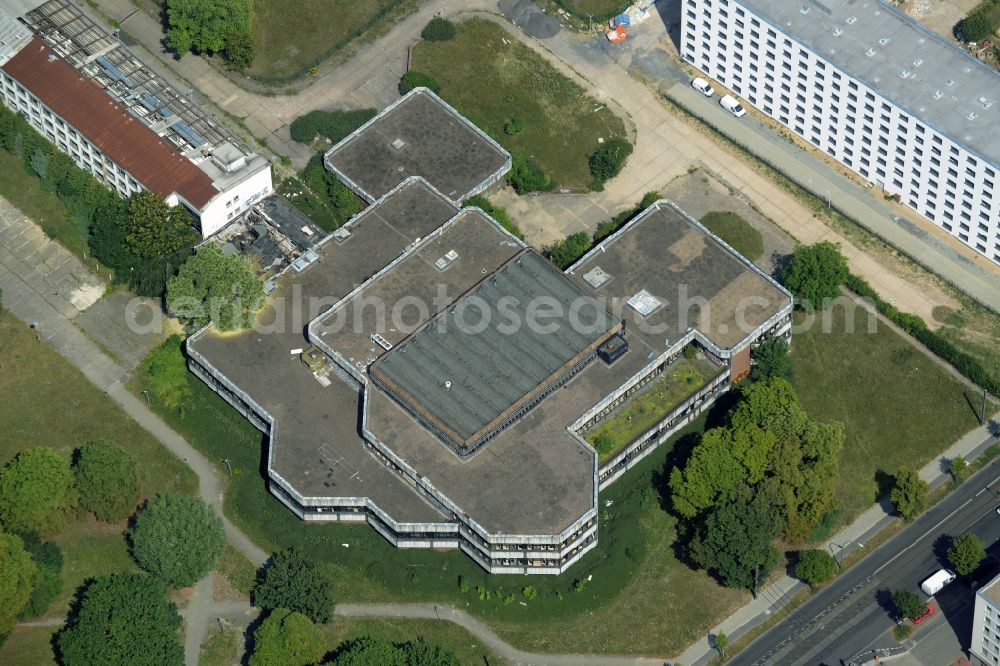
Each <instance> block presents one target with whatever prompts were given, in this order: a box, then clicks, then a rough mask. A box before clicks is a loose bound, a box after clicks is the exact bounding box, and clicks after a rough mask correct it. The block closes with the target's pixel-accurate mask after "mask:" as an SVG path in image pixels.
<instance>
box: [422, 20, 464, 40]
mask: <svg viewBox="0 0 1000 666" xmlns="http://www.w3.org/2000/svg"><path fill="white" fill-rule="evenodd" d="M457 33H458V30H456V28H455V24H454V23H452V22H451V21H449V20H448V19H446V18H442V17H440V16H435V17H434V18H432V19H431V20H430V21H429V22H428V23H427V25H425V26H424V29H423V30H422V31H421V32H420V36H421V37H422V38H423V39H426V40H427V41H428V42H447V41H448V40H450V39H454V38H455V35H456V34H457Z"/></svg>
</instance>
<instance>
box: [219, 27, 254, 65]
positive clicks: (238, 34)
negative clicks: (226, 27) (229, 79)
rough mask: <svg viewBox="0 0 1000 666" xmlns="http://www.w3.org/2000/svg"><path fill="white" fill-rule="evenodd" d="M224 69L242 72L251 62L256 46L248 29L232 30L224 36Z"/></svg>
mask: <svg viewBox="0 0 1000 666" xmlns="http://www.w3.org/2000/svg"><path fill="white" fill-rule="evenodd" d="M225 55H226V69H229V70H233V71H236V72H242V71H243V70H244V69H246V68H247V67H249V66H250V65H251V64H252V63H253V59H254V56H255V55H256V47H255V45H254V42H253V36H252V35H251V34H250V31H249V30H233V31H232V32H230V33H229V34H228V35H227V36H226V50H225Z"/></svg>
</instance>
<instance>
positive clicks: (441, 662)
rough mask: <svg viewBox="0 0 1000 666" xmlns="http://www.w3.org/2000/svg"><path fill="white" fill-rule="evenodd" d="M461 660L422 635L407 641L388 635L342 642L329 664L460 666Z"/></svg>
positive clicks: (328, 665) (350, 665) (335, 665)
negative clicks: (398, 640)
mask: <svg viewBox="0 0 1000 666" xmlns="http://www.w3.org/2000/svg"><path fill="white" fill-rule="evenodd" d="M460 663H461V662H460V661H459V659H458V657H456V656H455V654H454V653H453V652H450V651H448V650H445V649H444V648H442V647H441V646H440V645H435V644H433V643H427V642H425V641H424V639H423V638H417V639H416V640H414V641H407V642H406V643H393V642H391V641H390V640H388V639H385V638H373V637H371V636H362V637H361V638H356V639H354V640H351V641H347V642H344V643H341V644H340V645H338V646H337V649H336V650H335V651H334V658H333V660H332V661H327V662H326V664H327V666H397V665H398V666H402V665H404V664H414V665H416V664H419V665H420V666H459V665H460Z"/></svg>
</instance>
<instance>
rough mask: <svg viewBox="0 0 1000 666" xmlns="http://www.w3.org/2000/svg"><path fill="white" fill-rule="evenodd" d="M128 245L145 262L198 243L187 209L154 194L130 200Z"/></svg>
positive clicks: (146, 194) (134, 197)
mask: <svg viewBox="0 0 1000 666" xmlns="http://www.w3.org/2000/svg"><path fill="white" fill-rule="evenodd" d="M125 223H126V225H127V226H126V229H125V241H126V242H127V243H128V247H129V249H130V250H131V251H132V252H133V253H134V254H135V255H136V256H137V257H138V258H139V259H142V260H149V259H153V258H154V257H164V256H168V255H171V254H174V253H175V252H178V251H179V250H182V249H186V248H190V247H191V246H193V245H194V243H196V242H198V240H199V239H198V234H197V233H196V232H195V230H194V221H193V219H192V217H191V214H190V213H189V212H188V211H187V209H186V208H184V207H183V206H170V205H168V204H167V202H166V201H164V200H163V199H162V198H161V197H160V196H158V195H156V194H153V193H152V192H136V193H135V194H133V195H132V196H130V197H129V198H128V206H127V209H126V220H125Z"/></svg>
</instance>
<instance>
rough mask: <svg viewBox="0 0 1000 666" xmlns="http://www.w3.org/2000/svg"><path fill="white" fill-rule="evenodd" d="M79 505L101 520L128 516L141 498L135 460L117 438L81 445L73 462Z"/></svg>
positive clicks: (112, 520)
mask: <svg viewBox="0 0 1000 666" xmlns="http://www.w3.org/2000/svg"><path fill="white" fill-rule="evenodd" d="M73 472H74V477H75V480H76V488H77V491H78V492H79V493H80V508H81V509H83V510H84V511H90V512H91V513H93V514H94V515H95V516H97V519H98V520H103V521H105V522H114V521H116V520H121V519H122V518H125V517H126V516H127V515H128V514H129V513H131V511H132V507H134V506H135V503H136V501H138V499H139V476H138V474H137V473H136V467H135V460H133V459H132V457H131V456H129V455H128V454H127V453H125V450H124V449H122V447H120V446H118V445H117V444H115V443H114V442H106V441H103V440H97V441H94V442H88V443H87V444H84V445H83V446H82V447H80V451H79V453H78V455H77V460H76V464H75V465H74V466H73Z"/></svg>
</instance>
